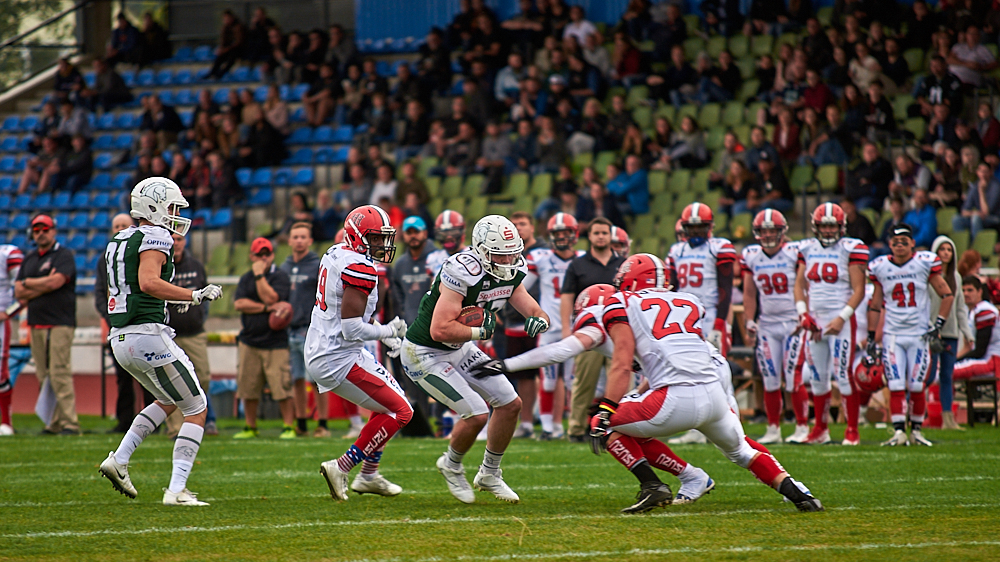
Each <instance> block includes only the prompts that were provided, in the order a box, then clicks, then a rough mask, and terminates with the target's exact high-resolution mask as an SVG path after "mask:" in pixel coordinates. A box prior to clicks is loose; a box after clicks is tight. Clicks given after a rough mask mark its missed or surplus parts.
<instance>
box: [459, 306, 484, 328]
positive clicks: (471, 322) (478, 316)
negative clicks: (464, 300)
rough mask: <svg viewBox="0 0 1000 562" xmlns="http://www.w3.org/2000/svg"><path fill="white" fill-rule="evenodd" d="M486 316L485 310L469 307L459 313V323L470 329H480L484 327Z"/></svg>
mask: <svg viewBox="0 0 1000 562" xmlns="http://www.w3.org/2000/svg"><path fill="white" fill-rule="evenodd" d="M485 319H486V315H485V314H483V309H482V308H479V307H478V306H467V307H465V308H463V309H462V312H459V313H458V323H459V324H462V325H464V326H469V327H470V328H478V327H480V326H482V325H483V320H485Z"/></svg>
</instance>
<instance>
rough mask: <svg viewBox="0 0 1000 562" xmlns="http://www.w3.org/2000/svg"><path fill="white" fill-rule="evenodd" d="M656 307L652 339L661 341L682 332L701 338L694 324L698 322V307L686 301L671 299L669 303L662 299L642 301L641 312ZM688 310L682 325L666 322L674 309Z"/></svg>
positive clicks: (699, 330) (699, 329)
mask: <svg viewBox="0 0 1000 562" xmlns="http://www.w3.org/2000/svg"><path fill="white" fill-rule="evenodd" d="M654 306H655V307H656V309H657V313H656V320H654V321H653V337H654V338H656V339H658V340H662V339H663V338H665V337H667V336H671V335H674V334H680V333H682V332H684V333H688V334H695V335H697V336H698V337H701V328H699V327H698V326H696V325H695V324H696V323H697V322H698V316H699V315H698V305H696V304H694V303H693V302H691V301H689V300H687V299H672V300H671V301H670V302H669V303H668V302H667V301H665V300H663V299H644V300H643V301H642V311H643V312H645V311H647V310H651V309H652V308H653V307H654ZM684 308H686V309H688V310H689V312H688V315H687V317H686V318H685V319H684V322H683V324H681V323H679V322H670V323H668V322H667V319H668V318H669V316H670V313H671V312H672V311H674V310H676V309H684Z"/></svg>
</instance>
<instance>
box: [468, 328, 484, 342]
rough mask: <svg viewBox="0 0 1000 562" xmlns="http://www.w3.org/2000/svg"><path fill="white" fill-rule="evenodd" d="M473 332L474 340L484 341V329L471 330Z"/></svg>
mask: <svg viewBox="0 0 1000 562" xmlns="http://www.w3.org/2000/svg"><path fill="white" fill-rule="evenodd" d="M470 329H471V330H472V340H473V341H474V340H479V339H482V335H483V329H482V328H470Z"/></svg>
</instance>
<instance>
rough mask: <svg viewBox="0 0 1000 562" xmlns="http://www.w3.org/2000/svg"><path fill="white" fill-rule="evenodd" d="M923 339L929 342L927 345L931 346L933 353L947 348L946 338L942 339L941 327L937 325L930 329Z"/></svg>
mask: <svg viewBox="0 0 1000 562" xmlns="http://www.w3.org/2000/svg"><path fill="white" fill-rule="evenodd" d="M921 339H923V340H924V342H926V343H927V347H929V348H930V351H931V353H941V352H943V351H944V350H945V348H946V346H945V345H944V340H942V339H941V329H940V328H939V327H937V326H934V327H933V328H931V329H930V330H928V332H927V333H926V334H924V336H923V338H921Z"/></svg>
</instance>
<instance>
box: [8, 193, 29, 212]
mask: <svg viewBox="0 0 1000 562" xmlns="http://www.w3.org/2000/svg"><path fill="white" fill-rule="evenodd" d="M13 206H14V209H15V210H18V211H29V210H33V209H34V203H33V202H32V200H31V196H30V195H28V194H24V195H18V196H17V197H15V198H14V204H13Z"/></svg>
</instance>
